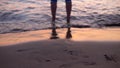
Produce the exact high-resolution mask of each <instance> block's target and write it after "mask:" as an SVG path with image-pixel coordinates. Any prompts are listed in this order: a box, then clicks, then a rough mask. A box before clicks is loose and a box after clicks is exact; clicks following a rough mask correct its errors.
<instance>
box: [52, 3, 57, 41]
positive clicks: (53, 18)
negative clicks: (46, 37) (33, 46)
mask: <svg viewBox="0 0 120 68" xmlns="http://www.w3.org/2000/svg"><path fill="white" fill-rule="evenodd" d="M56 9H57V3H51V14H52V23H51V24H52V34H51V35H52V36H51V38H50V39H57V38H58V37H57V32H56V26H55V19H56Z"/></svg>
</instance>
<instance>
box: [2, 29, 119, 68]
mask: <svg viewBox="0 0 120 68" xmlns="http://www.w3.org/2000/svg"><path fill="white" fill-rule="evenodd" d="M71 30H72V36H73V38H72V39H65V34H66V29H65V28H64V29H57V32H58V36H59V37H60V39H56V40H51V39H49V38H50V36H51V30H50V29H48V30H37V31H27V32H19V33H6V34H0V68H120V54H119V52H120V28H103V29H97V28H81V29H80V28H72V29H71Z"/></svg>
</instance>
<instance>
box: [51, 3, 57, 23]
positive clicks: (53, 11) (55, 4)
mask: <svg viewBox="0 0 120 68" xmlns="http://www.w3.org/2000/svg"><path fill="white" fill-rule="evenodd" d="M56 9H57V2H51V14H52V22H55V19H56Z"/></svg>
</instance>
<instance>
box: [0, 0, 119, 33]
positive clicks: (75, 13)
mask: <svg viewBox="0 0 120 68" xmlns="http://www.w3.org/2000/svg"><path fill="white" fill-rule="evenodd" d="M119 3H120V0H72V5H73V7H72V14H71V25H72V26H89V27H105V25H112V24H120V4H119ZM65 25H66V10H65V3H64V0H58V8H57V14H56V26H57V27H64V26H65ZM47 28H51V10H50V0H0V33H7V32H19V31H27V30H37V29H47Z"/></svg>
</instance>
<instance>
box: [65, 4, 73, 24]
mask: <svg viewBox="0 0 120 68" xmlns="http://www.w3.org/2000/svg"><path fill="white" fill-rule="evenodd" d="M71 9H72V2H66V13H67V23H69V24H70V15H71Z"/></svg>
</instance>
